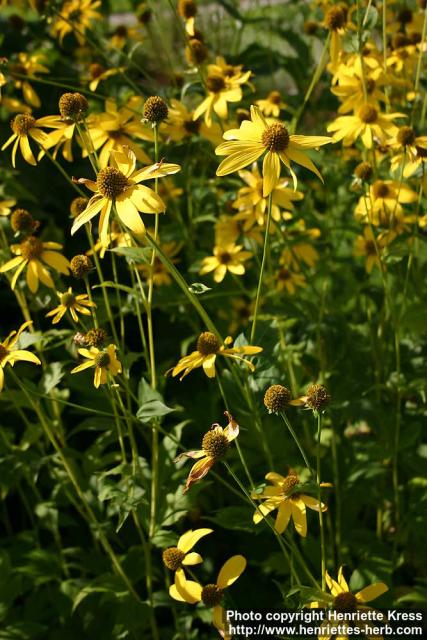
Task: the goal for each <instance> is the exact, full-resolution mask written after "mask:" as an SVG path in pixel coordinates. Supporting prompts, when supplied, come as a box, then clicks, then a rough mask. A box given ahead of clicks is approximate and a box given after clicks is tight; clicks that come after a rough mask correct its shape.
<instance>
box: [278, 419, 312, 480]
mask: <svg viewBox="0 0 427 640" xmlns="http://www.w3.org/2000/svg"><path fill="white" fill-rule="evenodd" d="M280 415H281V416H282V418H283V421H284V423H285V424H286V426H287V427H288V429H289V433H290V434H291V436H292V437H293V439H294V441H295V444H296V445H297V447H298V449H299V452H300V453H301V455H302V458H303V460H304V463H305V466H306V467H307V469H308V470H309V471H310V473H313V470H312V468H311V465H310V463H309V461H308V459H307V456H306V454H305V451H304V448H303V446H302V444H301V442H300V440H299V438H298V436H297V434H296V433H295V431H294V429H293V428H292V425H291V423H290V422H289V419H288V416H287V415H286V413H285V412H284V411H281V412H280Z"/></svg>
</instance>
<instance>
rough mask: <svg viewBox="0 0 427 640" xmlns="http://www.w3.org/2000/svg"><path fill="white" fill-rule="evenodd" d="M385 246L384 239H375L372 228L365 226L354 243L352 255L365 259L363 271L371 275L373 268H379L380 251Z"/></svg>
mask: <svg viewBox="0 0 427 640" xmlns="http://www.w3.org/2000/svg"><path fill="white" fill-rule="evenodd" d="M386 244H387V243H386V242H385V239H384V238H381V237H378V238H375V236H374V234H373V232H372V227H370V226H366V227H365V228H364V230H363V235H361V236H357V238H356V240H355V242H354V249H353V255H355V256H364V257H366V263H365V269H366V272H367V273H371V271H372V269H373V268H374V267H378V268H380V267H381V251H382V249H383V248H384V246H385V245H386Z"/></svg>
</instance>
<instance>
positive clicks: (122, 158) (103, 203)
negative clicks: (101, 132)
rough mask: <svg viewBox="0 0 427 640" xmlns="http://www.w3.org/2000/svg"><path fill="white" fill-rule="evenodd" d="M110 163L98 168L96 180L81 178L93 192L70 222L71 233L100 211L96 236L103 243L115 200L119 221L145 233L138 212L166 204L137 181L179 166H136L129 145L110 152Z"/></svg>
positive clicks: (155, 210)
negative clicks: (84, 207)
mask: <svg viewBox="0 0 427 640" xmlns="http://www.w3.org/2000/svg"><path fill="white" fill-rule="evenodd" d="M111 155H112V160H113V165H111V166H109V167H105V168H104V169H101V170H100V171H99V173H98V175H97V177H96V182H94V181H93V180H87V179H86V178H80V179H79V180H78V182H79V183H81V184H84V185H85V186H86V187H87V188H88V189H90V191H93V192H94V194H95V195H93V196H92V197H91V199H90V200H89V202H88V205H87V207H86V209H85V210H84V211H83V213H81V214H80V215H79V216H77V218H76V219H75V220H74V222H73V226H72V228H71V234H74V233H75V232H76V231H77V230H78V229H80V227H81V226H83V225H84V224H86V223H87V222H89V220H92V218H93V217H94V216H96V215H97V213H99V212H101V215H100V219H99V227H98V230H99V237H100V240H101V243H102V244H103V246H108V242H109V231H108V227H109V221H110V215H111V209H112V206H113V204H114V206H115V208H116V211H117V215H118V217H119V218H120V221H121V222H122V223H123V224H124V225H125V226H126V227H128V228H129V229H130V230H131V231H132V232H133V233H134V234H135V235H136V236H140V237H141V236H144V235H145V225H144V223H143V221H142V219H141V216H140V215H139V213H138V212H142V213H163V212H164V211H165V210H166V207H165V205H164V203H163V200H162V199H161V198H160V197H159V196H158V195H157V193H155V192H154V191H153V190H152V189H150V188H149V187H145V186H143V185H141V184H140V183H141V182H143V181H145V180H153V179H155V178H161V177H163V176H167V175H169V174H172V173H176V172H177V171H179V170H180V166H179V165H177V164H167V163H164V162H158V163H157V164H153V165H152V166H150V167H144V168H143V169H139V170H136V157H135V154H134V153H133V151H132V150H131V149H129V148H128V147H122V148H121V150H120V151H113V152H112V154H111Z"/></svg>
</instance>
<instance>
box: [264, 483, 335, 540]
mask: <svg viewBox="0 0 427 640" xmlns="http://www.w3.org/2000/svg"><path fill="white" fill-rule="evenodd" d="M265 479H266V480H268V481H269V482H271V483H272V485H271V486H268V487H266V488H265V489H264V490H263V491H262V492H261V493H258V492H256V491H254V492H253V493H252V499H253V500H264V502H263V504H262V505H260V506H259V507H258V509H257V510H256V511H255V513H254V516H253V521H254V522H255V524H258V523H259V522H261V520H263V519H264V518H265V517H266V516H267V515H268V514H269V513H271V512H272V511H274V510H275V509H277V517H276V522H275V525H274V528H275V529H276V531H277V532H278V533H283V531H284V530H285V529H286V527H287V526H288V524H289V521H290V519H291V518H292V520H293V521H294V526H295V530H296V532H297V533H299V535H300V536H302V537H303V538H305V537H306V535H307V515H306V507H308V508H309V509H313V510H314V511H319V508H321V509H322V511H326V509H327V507H326V506H325V505H324V504H323V503H319V501H318V500H317V499H316V498H313V497H312V496H308V495H305V494H303V493H299V492H294V487H296V486H297V485H298V484H299V478H298V475H297V474H296V473H295V471H290V472H289V474H288V475H287V476H286V477H284V476H281V475H280V474H278V473H275V472H274V471H270V472H269V473H267V475H266V476H265Z"/></svg>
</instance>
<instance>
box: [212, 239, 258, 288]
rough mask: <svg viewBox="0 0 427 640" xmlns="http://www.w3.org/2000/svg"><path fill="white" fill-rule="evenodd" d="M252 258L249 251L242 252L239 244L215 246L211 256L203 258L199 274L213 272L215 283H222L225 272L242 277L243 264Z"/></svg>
mask: <svg viewBox="0 0 427 640" xmlns="http://www.w3.org/2000/svg"><path fill="white" fill-rule="evenodd" d="M251 256H252V253H251V252H250V251H244V250H242V245H240V244H226V245H224V246H223V247H219V246H216V247H214V250H213V256H209V257H207V258H203V263H202V268H201V269H200V271H199V273H200V274H201V275H204V274H205V273H210V272H211V271H213V272H214V276H213V277H214V280H215V282H222V281H223V280H224V278H225V275H226V273H227V271H229V272H230V273H233V274H234V275H236V276H242V275H243V274H244V273H245V266H244V264H243V263H244V262H245V261H246V260H249V258H250V257H251Z"/></svg>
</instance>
